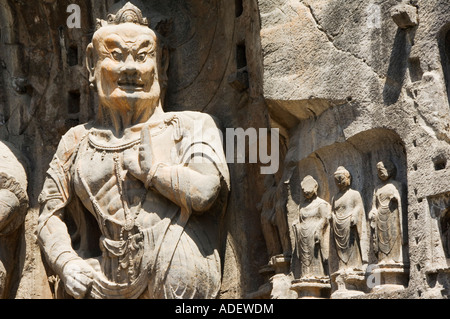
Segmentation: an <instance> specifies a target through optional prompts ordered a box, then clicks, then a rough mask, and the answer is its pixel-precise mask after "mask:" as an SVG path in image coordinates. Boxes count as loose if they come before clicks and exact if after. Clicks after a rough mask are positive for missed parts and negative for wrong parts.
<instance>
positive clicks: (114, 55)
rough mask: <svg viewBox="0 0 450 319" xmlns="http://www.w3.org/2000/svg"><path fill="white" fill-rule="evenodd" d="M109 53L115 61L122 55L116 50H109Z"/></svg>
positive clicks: (119, 59) (120, 58)
mask: <svg viewBox="0 0 450 319" xmlns="http://www.w3.org/2000/svg"><path fill="white" fill-rule="evenodd" d="M111 55H112V57H113V59H114V60H116V61H121V60H122V57H123V55H122V52H120V51H117V50H116V51H113V52H111Z"/></svg>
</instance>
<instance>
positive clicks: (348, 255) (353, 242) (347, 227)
mask: <svg viewBox="0 0 450 319" xmlns="http://www.w3.org/2000/svg"><path fill="white" fill-rule="evenodd" d="M334 178H335V182H336V185H337V187H338V188H339V192H338V194H337V195H336V196H335V197H334V198H333V199H332V227H333V237H334V242H335V245H336V250H337V255H338V258H339V269H345V268H354V269H360V270H361V269H362V266H363V264H367V263H368V249H367V244H368V243H367V240H368V239H367V229H366V227H367V226H366V224H367V221H366V215H365V212H364V204H363V201H362V198H361V194H360V193H359V192H358V191H356V190H353V189H351V188H350V185H351V175H350V172H349V171H348V170H346V169H345V168H344V167H342V166H341V167H338V169H337V170H336V172H335V173H334Z"/></svg>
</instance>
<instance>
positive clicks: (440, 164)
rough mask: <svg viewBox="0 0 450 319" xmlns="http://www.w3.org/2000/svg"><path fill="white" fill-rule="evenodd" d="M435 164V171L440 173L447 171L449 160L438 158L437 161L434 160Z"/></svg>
mask: <svg viewBox="0 0 450 319" xmlns="http://www.w3.org/2000/svg"><path fill="white" fill-rule="evenodd" d="M433 163H434V170H435V171H440V170H443V169H445V167H446V166H447V159H446V158H442V157H438V158H436V159H433Z"/></svg>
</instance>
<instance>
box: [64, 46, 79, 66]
mask: <svg viewBox="0 0 450 319" xmlns="http://www.w3.org/2000/svg"><path fill="white" fill-rule="evenodd" d="M67 64H68V65H69V66H74V65H78V47H77V46H76V45H71V46H70V47H69V49H68V51H67Z"/></svg>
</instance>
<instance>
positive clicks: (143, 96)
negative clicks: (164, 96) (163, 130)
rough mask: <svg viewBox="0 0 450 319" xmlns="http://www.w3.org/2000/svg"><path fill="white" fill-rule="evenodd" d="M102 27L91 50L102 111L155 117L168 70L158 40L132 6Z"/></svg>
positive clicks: (92, 77)
mask: <svg viewBox="0 0 450 319" xmlns="http://www.w3.org/2000/svg"><path fill="white" fill-rule="evenodd" d="M98 24H99V28H98V29H97V31H96V32H95V34H94V36H93V39H92V43H90V44H89V46H88V48H87V67H88V70H89V75H90V76H89V79H90V82H91V84H92V85H93V86H94V87H95V88H96V89H97V92H98V96H99V102H100V108H101V110H105V109H106V110H109V111H112V112H118V113H120V114H121V115H122V116H124V115H128V116H129V115H130V114H132V115H131V116H137V117H140V116H141V117H142V116H143V117H145V115H146V114H148V113H149V110H150V114H151V113H152V111H153V110H154V109H155V108H156V107H157V106H159V105H160V104H161V101H160V97H161V86H160V85H161V83H160V76H161V74H162V73H161V71H162V72H165V70H166V68H163V69H164V70H161V69H160V65H161V58H162V50H161V48H160V45H159V42H158V37H157V36H156V34H155V32H154V31H153V30H151V29H150V28H149V27H148V26H147V20H146V19H145V18H142V14H141V12H140V10H139V9H137V8H136V7H134V6H133V5H131V4H127V5H126V6H125V7H124V8H123V9H122V10H121V11H119V12H118V13H117V14H116V15H115V16H110V17H109V21H108V22H106V21H103V20H99V21H98ZM147 117H148V116H147Z"/></svg>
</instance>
